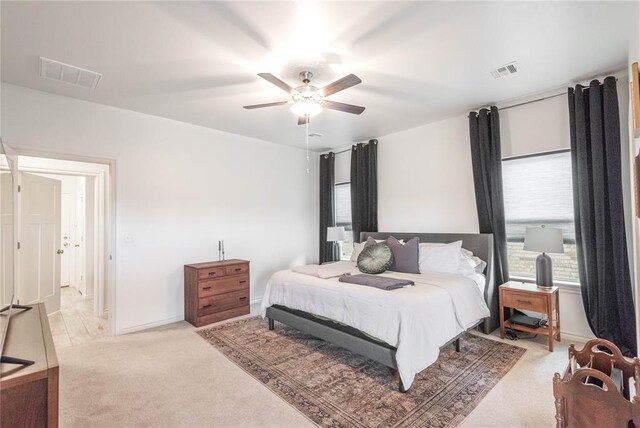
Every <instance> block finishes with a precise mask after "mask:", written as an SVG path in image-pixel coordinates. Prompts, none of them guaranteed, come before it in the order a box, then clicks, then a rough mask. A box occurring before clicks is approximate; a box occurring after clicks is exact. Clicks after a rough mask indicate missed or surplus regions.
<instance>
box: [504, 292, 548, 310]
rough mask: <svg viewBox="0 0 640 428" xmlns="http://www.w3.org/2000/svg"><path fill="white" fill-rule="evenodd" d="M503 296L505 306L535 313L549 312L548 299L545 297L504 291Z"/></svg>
mask: <svg viewBox="0 0 640 428" xmlns="http://www.w3.org/2000/svg"><path fill="white" fill-rule="evenodd" d="M502 295H503V297H504V303H503V304H504V306H508V307H510V308H516V309H526V310H530V311H533V312H547V298H546V297H545V296H540V295H535V294H531V293H518V292H514V291H503V293H502Z"/></svg>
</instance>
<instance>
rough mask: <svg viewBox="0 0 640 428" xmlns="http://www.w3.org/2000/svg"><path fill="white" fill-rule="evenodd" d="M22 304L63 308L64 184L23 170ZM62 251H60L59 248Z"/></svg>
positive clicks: (21, 210) (20, 291) (47, 308)
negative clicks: (62, 242) (62, 244)
mask: <svg viewBox="0 0 640 428" xmlns="http://www.w3.org/2000/svg"><path fill="white" fill-rule="evenodd" d="M20 186H21V191H20V193H19V201H20V220H21V222H20V285H19V288H18V297H19V299H20V303H22V304H29V303H34V302H44V304H45V307H46V310H47V313H48V314H51V313H53V312H57V311H59V310H60V254H58V251H59V248H60V247H59V245H60V229H61V226H60V224H61V217H62V216H61V203H60V202H61V198H60V190H61V183H60V181H58V180H54V179H51V178H46V177H40V176H38V175H33V174H27V173H24V172H21V173H20ZM60 251H61V250H60Z"/></svg>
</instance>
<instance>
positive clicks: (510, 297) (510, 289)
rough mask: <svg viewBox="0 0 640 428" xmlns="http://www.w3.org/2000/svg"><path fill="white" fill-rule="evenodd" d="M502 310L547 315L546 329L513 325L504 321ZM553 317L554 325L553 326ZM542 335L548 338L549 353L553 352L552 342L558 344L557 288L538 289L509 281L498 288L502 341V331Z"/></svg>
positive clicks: (558, 311)
mask: <svg viewBox="0 0 640 428" xmlns="http://www.w3.org/2000/svg"><path fill="white" fill-rule="evenodd" d="M504 308H510V313H511V316H513V310H514V309H520V310H525V311H532V312H539V313H543V314H546V315H547V324H548V325H547V327H538V328H531V327H526V326H524V325H518V324H513V323H511V322H509V321H508V320H505V319H504ZM554 315H555V325H554ZM507 327H508V328H511V329H513V330H518V331H524V332H527V333H532V334H543V335H546V336H548V337H549V351H550V352H553V340H554V339H555V340H557V341H558V342H560V297H559V293H558V287H550V288H545V287H538V286H537V285H535V284H527V283H524V282H519V281H509V282H507V283H506V284H502V285H501V286H500V337H501V338H502V339H504V329H505V328H507Z"/></svg>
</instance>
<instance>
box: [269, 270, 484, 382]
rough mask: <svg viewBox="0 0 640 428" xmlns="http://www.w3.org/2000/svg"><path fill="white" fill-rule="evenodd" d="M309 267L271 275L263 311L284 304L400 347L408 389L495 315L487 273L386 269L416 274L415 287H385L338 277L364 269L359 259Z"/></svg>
mask: <svg viewBox="0 0 640 428" xmlns="http://www.w3.org/2000/svg"><path fill="white" fill-rule="evenodd" d="M310 266H313V267H308V268H306V269H300V268H294V269H295V270H298V272H294V271H293V270H284V271H280V272H276V273H275V274H274V275H273V276H272V277H271V279H270V280H269V283H268V284H267V290H266V292H265V295H264V298H263V300H262V316H263V317H264V316H265V313H266V309H267V308H268V307H269V306H272V305H282V306H286V307H288V308H291V309H298V310H301V311H305V312H308V313H310V314H313V315H318V316H321V317H326V318H329V319H331V320H334V321H338V322H341V323H343V324H346V325H348V326H351V327H354V328H357V329H358V330H360V331H362V332H364V333H367V334H368V335H371V336H373V337H375V338H378V339H380V340H382V341H384V342H386V343H388V344H389V345H391V346H394V347H396V348H397V352H396V362H397V364H398V373H399V375H400V377H401V379H402V383H403V384H404V386H405V388H409V387H410V386H411V384H412V383H413V379H414V377H415V375H416V373H418V372H420V371H422V370H424V369H425V368H427V367H428V366H429V365H430V364H432V363H433V362H435V361H436V359H437V358H438V354H439V351H440V347H441V346H442V345H444V344H445V343H447V342H448V341H449V340H451V339H452V338H453V337H455V336H457V335H458V334H460V333H461V332H463V331H464V330H466V329H467V328H469V327H471V326H473V325H474V324H475V323H477V322H478V321H479V320H481V319H482V318H485V317H488V316H489V315H490V313H489V309H488V308H487V305H486V303H485V301H484V298H483V292H482V290H483V288H484V276H482V275H478V274H476V275H467V276H463V275H458V274H450V273H440V272H425V273H421V274H405V273H398V272H387V273H384V274H382V275H383V276H388V277H393V278H402V279H411V280H413V281H414V282H415V286H413V287H410V288H401V289H398V290H394V291H383V290H379V289H377V288H373V287H366V286H362V285H356V284H348V283H343V282H339V281H338V276H340V275H341V274H343V273H351V274H357V273H360V272H359V271H358V268H357V267H356V264H355V263H354V262H347V261H345V262H337V263H333V264H329V265H320V266H318V265H310ZM300 271H302V272H305V273H300ZM481 287H482V288H481Z"/></svg>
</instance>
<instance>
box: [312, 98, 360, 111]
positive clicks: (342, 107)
mask: <svg viewBox="0 0 640 428" xmlns="http://www.w3.org/2000/svg"><path fill="white" fill-rule="evenodd" d="M322 107H324V108H328V109H331V110H339V111H343V112H345V113H352V114H360V113H362V112H363V111H364V107H360V106H354V105H353V104H345V103H338V102H335V101H328V100H324V102H323V103H322Z"/></svg>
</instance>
